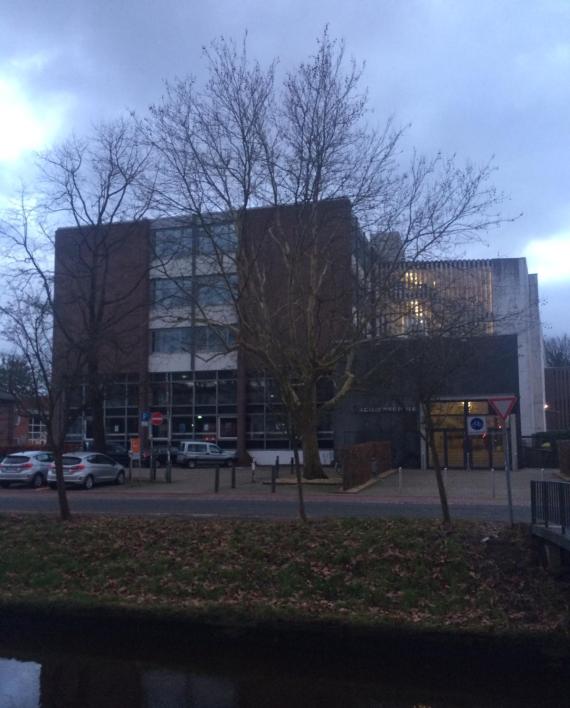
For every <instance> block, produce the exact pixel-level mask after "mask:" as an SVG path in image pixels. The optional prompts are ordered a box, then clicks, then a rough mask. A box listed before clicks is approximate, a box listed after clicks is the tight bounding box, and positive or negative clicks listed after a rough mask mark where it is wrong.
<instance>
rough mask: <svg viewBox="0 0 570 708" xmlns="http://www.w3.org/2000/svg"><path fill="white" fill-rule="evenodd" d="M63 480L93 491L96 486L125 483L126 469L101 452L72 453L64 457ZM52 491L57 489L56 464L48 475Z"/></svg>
mask: <svg viewBox="0 0 570 708" xmlns="http://www.w3.org/2000/svg"><path fill="white" fill-rule="evenodd" d="M63 479H64V482H65V484H66V485H68V484H69V485H73V486H75V487H83V488H84V489H91V488H92V487H94V486H95V485H96V484H102V483H104V482H111V483H114V484H124V483H125V468H124V467H123V466H122V465H120V464H119V463H118V462H115V460H112V459H111V458H110V457H107V455H103V454H102V453H100V452H72V453H69V454H67V455H64V456H63ZM48 484H49V486H50V488H51V489H56V487H57V477H56V474H55V464H52V465H51V467H50V470H49V473H48Z"/></svg>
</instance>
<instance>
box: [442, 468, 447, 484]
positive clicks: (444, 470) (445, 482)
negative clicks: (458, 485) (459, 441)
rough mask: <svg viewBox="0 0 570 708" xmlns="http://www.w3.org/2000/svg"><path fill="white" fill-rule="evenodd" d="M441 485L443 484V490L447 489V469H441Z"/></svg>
mask: <svg viewBox="0 0 570 708" xmlns="http://www.w3.org/2000/svg"><path fill="white" fill-rule="evenodd" d="M443 483H444V484H445V488H446V489H447V467H444V468H443Z"/></svg>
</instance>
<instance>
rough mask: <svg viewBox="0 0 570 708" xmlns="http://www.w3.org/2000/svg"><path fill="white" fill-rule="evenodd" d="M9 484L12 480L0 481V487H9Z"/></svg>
mask: <svg viewBox="0 0 570 708" xmlns="http://www.w3.org/2000/svg"><path fill="white" fill-rule="evenodd" d="M9 486H10V482H0V487H2V489H8V487H9Z"/></svg>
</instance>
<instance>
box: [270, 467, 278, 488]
mask: <svg viewBox="0 0 570 708" xmlns="http://www.w3.org/2000/svg"><path fill="white" fill-rule="evenodd" d="M276 479H277V470H276V469H275V465H273V467H272V468H271V493H272V494H275V483H276Z"/></svg>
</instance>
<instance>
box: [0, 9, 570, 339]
mask: <svg viewBox="0 0 570 708" xmlns="http://www.w3.org/2000/svg"><path fill="white" fill-rule="evenodd" d="M327 22H328V23H330V27H331V33H332V34H333V35H337V36H343V37H344V38H345V39H346V44H347V49H348V52H349V54H353V55H354V56H355V57H356V58H357V59H358V60H365V61H366V72H365V81H366V83H367V84H368V86H369V90H370V99H371V105H372V106H373V108H374V115H373V118H374V119H375V120H378V121H379V122H384V121H385V120H386V119H387V117H388V116H390V115H392V114H393V115H394V116H395V119H396V122H399V123H402V124H405V123H411V124H412V127H411V129H410V131H409V135H408V143H409V145H410V146H411V145H415V146H416V147H417V148H418V149H419V150H420V151H422V152H427V153H433V152H434V151H436V150H442V151H443V152H444V153H456V154H457V155H458V159H460V160H463V159H468V158H470V159H472V160H473V161H475V162H477V163H483V162H486V161H487V160H488V159H489V158H490V157H491V156H493V155H494V156H495V163H496V165H497V167H498V171H497V173H496V180H495V181H496V184H497V186H498V188H499V189H501V190H503V191H504V192H505V193H507V194H508V195H510V200H509V201H508V202H507V203H506V205H505V213H506V214H508V215H516V214H519V213H521V212H523V213H524V215H523V217H521V218H520V219H518V220H517V221H515V222H514V223H511V224H506V225H505V226H504V227H503V228H501V229H500V230H499V231H498V232H496V233H494V234H490V235H489V239H488V241H489V246H488V247H482V246H480V245H479V246H477V247H474V250H473V253H476V254H477V255H480V256H486V257H493V256H496V255H497V254H500V255H505V256H506V255H509V256H517V255H523V254H524V252H525V249H526V247H527V245H528V244H529V243H530V242H532V241H542V240H544V239H547V238H548V237H552V236H555V235H557V236H564V235H567V238H568V240H569V241H570V228H568V224H569V223H570V206H569V202H568V198H567V189H568V187H567V185H568V184H569V183H570V166H569V162H568V160H567V159H566V156H567V154H568V152H569V150H568V148H569V142H570V137H569V131H568V125H570V101H569V100H568V99H569V95H568V93H569V86H570V82H569V80H568V79H569V70H570V39H569V38H570V4H569V3H568V2H567V1H566V0H542V1H541V2H540V3H533V2H530V1H529V2H526V1H522V2H521V1H520V0H503V1H502V2H499V3H498V2H496V0H465V1H464V2H463V1H462V2H456V3H452V2H444V0H423V1H422V0H407V1H406V2H401V0H360V1H359V2H358V1H356V2H352V3H347V2H345V1H344V0H343V1H342V2H341V1H340V0H329V1H328V2H326V3H325V2H322V3H318V2H307V0H288V1H285V0H273V2H261V1H260V0H255V1H254V0H244V1H242V2H240V3H236V2H235V1H234V0H218V1H216V2H212V3H210V4H208V5H206V4H202V3H199V2H197V0H186V1H184V0H163V1H162V2H160V3H159V2H156V1H154V0H153V1H151V0H137V1H136V2H135V0H122V1H121V2H116V0H99V2H77V0H75V2H71V1H64V0H50V1H49V2H45V0H31V1H30V0H28V2H21V1H19V2H15V1H14V0H4V2H3V4H2V8H1V9H0V27H1V28H2V29H1V36H0V80H1V79H2V77H3V76H5V75H6V74H7V72H8V73H9V72H12V75H13V76H16V77H17V79H18V81H20V82H21V85H22V86H23V89H24V90H25V91H26V92H27V93H28V94H29V96H31V98H32V100H33V102H34V104H35V105H36V106H37V107H38V111H40V112H41V110H42V105H53V103H54V102H57V101H60V102H61V103H62V105H65V112H64V115H65V121H64V122H63V124H62V125H61V127H60V135H62V134H64V133H66V132H68V131H70V130H71V129H75V130H79V131H80V130H82V129H83V128H84V127H85V126H86V125H87V124H88V123H89V122H90V121H92V120H93V119H97V118H99V117H109V116H112V115H116V114H117V113H119V112H121V111H123V110H124V109H125V108H135V109H137V110H139V111H144V110H145V108H146V106H148V104H149V103H151V102H153V101H156V100H157V99H158V98H159V97H160V94H161V91H162V82H163V80H164V79H165V78H172V77H174V76H176V75H185V74H188V73H193V74H198V75H200V73H201V71H202V67H203V63H202V61H201V48H202V46H203V45H204V44H207V43H208V42H209V41H210V40H211V39H212V38H214V37H216V36H218V35H220V34H224V35H226V36H232V37H235V38H239V37H241V36H242V34H243V32H244V31H245V30H246V29H247V30H248V32H249V47H250V50H251V53H252V54H253V55H255V56H258V57H259V58H260V59H262V60H269V59H270V58H272V57H274V56H279V57H280V62H281V67H282V68H283V69H285V68H287V67H289V66H291V65H293V64H294V63H295V62H297V61H299V60H300V59H302V58H303V57H304V56H306V54H307V53H308V52H310V51H312V49H313V47H314V40H315V38H316V36H317V35H318V34H320V32H321V31H322V28H323V26H324V24H325V23H327ZM32 56H41V57H43V58H44V64H43V65H42V68H41V69H36V70H35V71H31V70H28V71H24V70H17V69H15V68H14V61H15V60H16V61H19V62H23V61H25V60H26V59H27V58H29V57H32ZM535 250H536V249H535ZM531 265H532V263H531ZM569 282H570V273H569ZM552 288H554V291H552V292H549V301H550V303H551V304H550V305H546V307H545V310H544V313H545V317H547V318H548V319H553V318H551V317H550V312H552V313H554V312H555V307H554V306H553V304H552V303H554V302H558V301H559V300H560V298H559V297H558V296H557V295H556V292H555V291H556V287H555V286H553V285H549V290H552ZM558 290H559V291H560V293H561V294H562V289H561V287H560V288H558ZM558 317H559V316H558V315H557V318H558ZM553 326H555V327H560V328H563V327H564V326H565V325H564V323H562V322H561V321H560V323H559V324H557V323H553Z"/></svg>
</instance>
